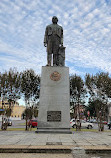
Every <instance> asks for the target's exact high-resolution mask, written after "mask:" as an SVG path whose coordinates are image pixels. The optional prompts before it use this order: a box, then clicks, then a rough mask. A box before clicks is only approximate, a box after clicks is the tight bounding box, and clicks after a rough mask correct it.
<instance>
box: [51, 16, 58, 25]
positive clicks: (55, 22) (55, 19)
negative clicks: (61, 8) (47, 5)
mask: <svg viewBox="0 0 111 158" xmlns="http://www.w3.org/2000/svg"><path fill="white" fill-rule="evenodd" d="M52 22H53V24H57V22H58V18H57V17H56V16H53V17H52Z"/></svg>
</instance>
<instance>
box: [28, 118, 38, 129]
mask: <svg viewBox="0 0 111 158" xmlns="http://www.w3.org/2000/svg"><path fill="white" fill-rule="evenodd" d="M37 124H38V122H37V120H33V119H32V120H30V121H29V122H28V126H31V127H33V128H34V127H37Z"/></svg>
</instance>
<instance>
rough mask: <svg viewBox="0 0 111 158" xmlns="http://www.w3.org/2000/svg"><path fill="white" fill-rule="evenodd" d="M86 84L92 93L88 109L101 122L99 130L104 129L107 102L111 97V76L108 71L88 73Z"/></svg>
mask: <svg viewBox="0 0 111 158" xmlns="http://www.w3.org/2000/svg"><path fill="white" fill-rule="evenodd" d="M85 84H86V86H87V88H88V92H89V94H90V101H89V106H88V107H87V109H88V110H89V111H90V113H91V115H93V114H94V115H96V116H97V118H98V120H99V122H98V126H99V130H100V131H102V130H103V128H104V127H103V125H102V121H103V120H105V119H106V114H107V102H108V99H109V97H111V78H110V77H109V74H108V73H103V72H101V73H97V74H96V75H94V76H93V75H92V76H91V75H89V74H86V76H85ZM95 112H96V113H95Z"/></svg>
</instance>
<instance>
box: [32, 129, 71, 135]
mask: <svg viewBox="0 0 111 158" xmlns="http://www.w3.org/2000/svg"><path fill="white" fill-rule="evenodd" d="M35 133H59V134H60V133H61V134H62V133H63V134H72V132H71V131H70V128H38V129H37V131H35Z"/></svg>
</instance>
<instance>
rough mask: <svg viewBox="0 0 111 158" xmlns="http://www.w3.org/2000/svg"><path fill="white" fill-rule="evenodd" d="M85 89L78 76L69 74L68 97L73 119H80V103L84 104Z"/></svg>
mask: <svg viewBox="0 0 111 158" xmlns="http://www.w3.org/2000/svg"><path fill="white" fill-rule="evenodd" d="M85 95H86V89H85V86H84V82H83V80H82V79H81V77H80V76H76V75H73V76H70V98H71V105H72V108H73V109H74V117H75V119H79V120H80V119H81V117H82V116H81V112H80V105H84V98H85Z"/></svg>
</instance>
